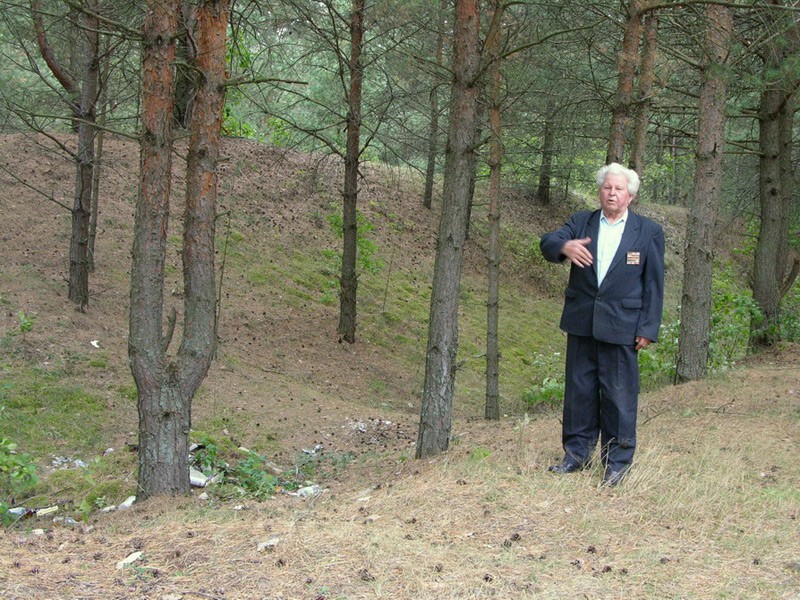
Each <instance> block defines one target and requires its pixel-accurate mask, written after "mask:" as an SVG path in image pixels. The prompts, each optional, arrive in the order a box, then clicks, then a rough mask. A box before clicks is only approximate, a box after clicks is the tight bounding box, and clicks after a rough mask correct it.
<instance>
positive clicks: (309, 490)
mask: <svg viewBox="0 0 800 600" xmlns="http://www.w3.org/2000/svg"><path fill="white" fill-rule="evenodd" d="M321 492H322V488H321V487H320V486H319V485H318V484H316V483H315V484H313V485H308V486H306V487H302V488H300V489H299V490H297V491H296V492H294V493H293V494H292V496H297V497H298V498H310V497H312V496H316V495H318V494H320V493H321Z"/></svg>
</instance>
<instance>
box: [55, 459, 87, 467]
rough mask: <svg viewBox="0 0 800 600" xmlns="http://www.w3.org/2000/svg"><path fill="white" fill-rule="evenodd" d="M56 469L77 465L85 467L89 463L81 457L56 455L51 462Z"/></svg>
mask: <svg viewBox="0 0 800 600" xmlns="http://www.w3.org/2000/svg"><path fill="white" fill-rule="evenodd" d="M50 464H51V465H52V466H53V468H54V469H69V468H72V467H75V468H77V469H85V468H86V467H88V466H89V465H88V463H86V462H85V461H82V460H81V459H80V458H72V457H67V456H54V457H53V460H52V461H51V463H50Z"/></svg>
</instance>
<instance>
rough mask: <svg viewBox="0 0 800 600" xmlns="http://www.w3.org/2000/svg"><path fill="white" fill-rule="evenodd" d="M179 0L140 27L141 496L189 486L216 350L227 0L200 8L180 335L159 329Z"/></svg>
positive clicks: (134, 311) (159, 6)
mask: <svg viewBox="0 0 800 600" xmlns="http://www.w3.org/2000/svg"><path fill="white" fill-rule="evenodd" d="M177 9H178V2H177V0H169V1H163V0H152V1H151V2H150V3H149V4H148V11H147V15H146V18H145V24H144V30H143V38H144V44H143V48H144V51H143V61H142V117H141V119H142V126H143V128H144V131H143V134H142V142H141V175H140V177H141V179H140V191H139V198H138V202H137V207H136V223H135V227H134V246H133V267H132V270H131V315H130V320H131V323H130V340H129V344H128V356H129V361H130V364H131V371H132V372H133V376H134V379H135V381H136V385H137V388H138V390H139V402H138V408H139V490H140V493H139V497H140V499H141V498H147V497H150V496H156V495H178V494H186V493H188V492H189V489H190V488H189V469H188V465H187V457H188V441H189V429H190V426H191V403H192V399H193V398H194V394H195V393H196V391H197V389H198V387H199V386H200V384H201V383H202V381H203V379H204V378H205V376H206V374H207V373H208V369H209V366H210V365H211V360H212V358H213V356H214V349H215V347H216V335H215V333H214V332H215V322H214V319H215V285H214V279H215V277H214V234H215V231H214V223H215V217H216V199H217V164H218V160H219V145H220V128H221V124H222V109H223V103H224V98H225V85H224V84H225V79H226V69H225V66H226V64H225V56H226V31H227V29H226V28H227V23H228V0H207V1H205V2H203V3H202V4H201V5H200V6H199V7H198V8H197V25H196V27H197V30H196V35H195V40H196V44H197V49H198V52H197V56H196V59H195V62H194V65H193V66H194V69H195V71H196V72H197V73H198V75H199V85H198V88H197V95H196V98H195V103H194V108H193V111H192V118H191V120H190V131H191V137H190V140H189V152H188V158H187V169H186V208H185V213H184V233H183V253H182V254H183V277H184V320H183V338H182V340H181V345H180V348H179V349H178V352H177V355H176V356H175V358H174V359H170V358H169V357H168V355H167V350H168V345H169V340H170V335H166V336H165V335H164V334H162V320H163V312H164V261H165V254H166V239H167V222H168V219H169V193H170V176H171V170H172V162H171V160H172V159H171V156H172V153H171V150H172V126H173V114H172V111H173V106H174V85H175V53H176V48H175V38H176V35H177V19H176V15H177V12H178V11H177Z"/></svg>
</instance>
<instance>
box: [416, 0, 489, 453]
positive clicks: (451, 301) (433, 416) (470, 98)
mask: <svg viewBox="0 0 800 600" xmlns="http://www.w3.org/2000/svg"><path fill="white" fill-rule="evenodd" d="M454 24H455V40H454V61H453V70H454V81H453V90H452V95H451V99H450V125H449V127H448V139H447V151H446V158H445V171H444V187H443V191H442V203H443V206H442V218H441V220H440V223H439V234H438V245H437V248H436V261H435V264H434V273H433V289H432V292H431V312H430V321H429V325H428V348H427V353H426V365H425V384H424V389H423V397H422V411H421V414H420V424H419V435H418V437H417V448H416V456H417V458H424V457H428V456H432V455H435V454H439V453H441V452H444V451H445V450H447V448H448V446H449V444H450V430H451V427H452V402H453V391H454V386H455V375H456V374H455V369H456V353H457V348H458V294H459V288H460V283H461V269H462V265H463V254H464V240H465V237H466V231H467V207H468V204H469V187H470V180H471V172H470V167H471V165H472V164H473V161H472V154H473V153H474V152H475V134H476V132H477V120H478V87H477V85H478V82H477V78H478V71H479V68H480V53H479V49H478V38H479V35H478V34H479V30H480V9H479V3H478V0H456V5H455V20H454Z"/></svg>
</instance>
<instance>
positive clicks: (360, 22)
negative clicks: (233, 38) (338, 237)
mask: <svg viewBox="0 0 800 600" xmlns="http://www.w3.org/2000/svg"><path fill="white" fill-rule="evenodd" d="M363 42H364V0H353V4H352V14H351V15H350V62H349V65H348V68H349V71H350V90H349V95H348V104H349V110H348V113H347V144H346V149H345V155H344V193H343V204H342V229H343V234H344V243H343V248H342V276H341V291H340V297H339V327H338V333H339V338H340V340H344V341H345V342H348V343H350V344H352V343H354V342H355V341H356V292H357V288H358V274H357V272H356V258H357V252H358V223H357V210H356V207H357V204H358V173H359V162H360V158H361V88H362V82H363V77H364V68H363V65H362V64H361V51H362V45H363Z"/></svg>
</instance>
